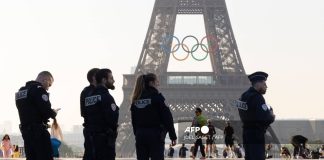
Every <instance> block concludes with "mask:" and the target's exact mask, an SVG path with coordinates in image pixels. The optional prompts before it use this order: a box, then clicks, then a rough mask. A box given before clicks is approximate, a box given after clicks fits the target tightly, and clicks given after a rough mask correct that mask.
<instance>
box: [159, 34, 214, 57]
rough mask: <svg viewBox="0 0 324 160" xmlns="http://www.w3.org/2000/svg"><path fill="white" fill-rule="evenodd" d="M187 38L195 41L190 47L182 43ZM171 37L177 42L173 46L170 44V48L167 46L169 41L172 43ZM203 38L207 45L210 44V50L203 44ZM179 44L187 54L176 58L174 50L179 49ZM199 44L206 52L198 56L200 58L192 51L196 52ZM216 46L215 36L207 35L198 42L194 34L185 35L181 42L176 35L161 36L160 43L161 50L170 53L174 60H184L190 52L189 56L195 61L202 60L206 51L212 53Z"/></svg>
mask: <svg viewBox="0 0 324 160" xmlns="http://www.w3.org/2000/svg"><path fill="white" fill-rule="evenodd" d="M187 38H193V39H194V40H195V41H196V44H195V45H193V46H192V47H191V48H189V47H188V46H187V45H186V44H185V43H184V41H185V40H186V39H187ZM173 39H175V40H176V41H177V44H176V45H174V46H171V47H170V48H168V47H167V46H168V44H169V43H172V40H173ZM205 39H206V40H207V42H208V45H209V46H210V50H209V48H208V46H206V45H205V44H203V41H204V40H205ZM211 41H214V42H215V43H213V44H212V43H211ZM171 45H172V44H171ZM180 46H181V48H182V49H183V50H184V51H185V52H186V53H187V55H186V56H185V57H184V58H178V57H176V56H175V52H177V51H178V50H179V49H180ZM199 46H200V47H201V49H202V50H203V51H204V52H205V53H206V55H205V56H204V57H202V58H200V59H199V58H197V57H195V56H194V52H196V51H197V50H198V48H199ZM217 47H218V41H217V38H215V37H214V36H212V35H207V36H205V37H203V38H202V39H201V40H200V42H199V40H198V39H197V38H196V37H195V36H192V35H188V36H186V37H184V38H183V39H182V41H181V43H180V40H179V38H178V37H176V36H173V35H166V36H165V37H163V39H162V44H161V49H162V50H163V52H165V53H172V56H173V58H174V59H176V60H178V61H184V60H186V59H187V58H188V57H189V54H191V57H192V58H193V59H195V60H196V61H203V60H205V59H206V58H207V56H208V53H210V52H211V53H213V52H214V51H216V49H217Z"/></svg>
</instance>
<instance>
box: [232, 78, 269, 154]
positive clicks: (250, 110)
mask: <svg viewBox="0 0 324 160" xmlns="http://www.w3.org/2000/svg"><path fill="white" fill-rule="evenodd" d="M267 77H268V74H267V73H264V72H255V73H253V74H251V75H249V76H248V78H249V80H250V81H251V83H252V87H250V88H249V89H248V90H247V91H246V92H244V93H243V94H242V96H241V98H240V100H238V101H237V104H236V105H237V107H238V110H239V114H240V118H241V121H242V122H243V144H244V149H245V159H247V160H261V159H265V138H264V134H265V133H266V130H267V128H268V127H269V126H270V124H271V123H272V122H273V121H274V120H275V115H274V114H273V111H272V108H271V107H270V106H269V105H267V104H266V102H265V100H264V98H263V96H262V95H263V94H265V93H266V90H267V85H266V80H267Z"/></svg>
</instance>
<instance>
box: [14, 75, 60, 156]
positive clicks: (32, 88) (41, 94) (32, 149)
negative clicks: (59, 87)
mask: <svg viewBox="0 0 324 160" xmlns="http://www.w3.org/2000/svg"><path fill="white" fill-rule="evenodd" d="M53 81H54V79H53V76H52V74H51V73H50V72H48V71H42V72H40V73H39V74H38V76H37V78H36V80H35V81H29V82H27V83H26V85H25V86H23V87H21V88H20V89H19V91H18V92H17V93H16V106H17V109H18V113H19V118H20V131H21V134H22V137H23V139H24V148H25V153H26V157H27V160H52V159H53V151H52V146H51V141H50V134H49V132H48V131H47V128H48V126H47V122H48V120H49V118H53V119H54V118H55V116H56V114H57V110H53V109H52V108H51V103H50V101H49V94H48V93H47V90H48V89H49V87H51V86H52V83H53Z"/></svg>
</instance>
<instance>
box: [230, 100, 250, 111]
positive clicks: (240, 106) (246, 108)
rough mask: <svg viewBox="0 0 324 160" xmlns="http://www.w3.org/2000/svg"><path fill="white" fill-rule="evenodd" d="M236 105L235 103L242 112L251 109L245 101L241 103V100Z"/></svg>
mask: <svg viewBox="0 0 324 160" xmlns="http://www.w3.org/2000/svg"><path fill="white" fill-rule="evenodd" d="M234 103H235V106H236V107H237V108H238V109H241V110H244V111H247V110H248V109H249V107H248V105H247V104H246V102H243V101H240V100H236V101H235V102H234Z"/></svg>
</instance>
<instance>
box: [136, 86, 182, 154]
mask: <svg viewBox="0 0 324 160" xmlns="http://www.w3.org/2000/svg"><path fill="white" fill-rule="evenodd" d="M164 101H165V99H164V97H163V96H162V94H161V93H159V92H158V90H157V89H155V88H154V87H148V89H147V90H145V91H143V93H142V95H141V97H140V99H139V100H136V101H135V102H133V103H132V105H131V117H132V125H133V131H134V135H135V140H136V154H137V159H149V157H151V158H152V160H161V159H164V158H163V157H164V156H163V154H164V143H165V142H164V139H165V136H166V133H167V132H169V136H170V139H171V140H176V139H177V136H176V133H175V129H174V126H173V118H172V114H171V112H170V109H169V107H167V106H166V104H165V103H164Z"/></svg>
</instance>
